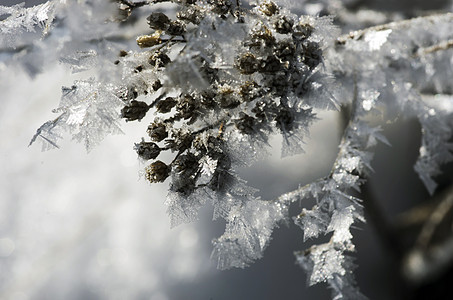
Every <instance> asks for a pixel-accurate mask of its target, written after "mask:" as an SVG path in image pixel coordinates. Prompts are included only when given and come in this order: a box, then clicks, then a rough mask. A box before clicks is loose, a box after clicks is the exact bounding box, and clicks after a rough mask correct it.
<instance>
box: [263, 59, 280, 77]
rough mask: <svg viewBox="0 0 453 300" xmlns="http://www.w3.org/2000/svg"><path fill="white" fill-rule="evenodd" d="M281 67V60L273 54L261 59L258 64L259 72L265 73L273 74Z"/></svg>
mask: <svg viewBox="0 0 453 300" xmlns="http://www.w3.org/2000/svg"><path fill="white" fill-rule="evenodd" d="M282 68H283V64H282V62H281V61H280V60H279V59H278V57H276V56H274V55H269V56H267V57H266V58H265V59H262V60H261V61H260V65H259V70H260V72H261V73H265V74H274V73H276V72H278V71H280V70H282Z"/></svg>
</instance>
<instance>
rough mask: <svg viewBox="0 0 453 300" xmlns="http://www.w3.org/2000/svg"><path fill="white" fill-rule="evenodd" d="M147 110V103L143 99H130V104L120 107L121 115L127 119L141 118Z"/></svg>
mask: <svg viewBox="0 0 453 300" xmlns="http://www.w3.org/2000/svg"><path fill="white" fill-rule="evenodd" d="M148 110H149V106H148V104H146V103H145V102H143V101H136V100H132V101H131V103H130V105H127V106H125V107H123V109H121V117H122V118H125V119H126V120H127V121H135V120H139V121H140V120H141V119H143V117H144V116H145V115H146V113H147V112H148Z"/></svg>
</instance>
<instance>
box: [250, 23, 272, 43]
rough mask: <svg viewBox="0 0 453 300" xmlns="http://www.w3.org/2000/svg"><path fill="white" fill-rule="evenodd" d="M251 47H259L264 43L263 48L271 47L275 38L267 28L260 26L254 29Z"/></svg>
mask: <svg viewBox="0 0 453 300" xmlns="http://www.w3.org/2000/svg"><path fill="white" fill-rule="evenodd" d="M251 40H252V43H251V45H252V46H259V45H261V44H262V43H264V45H265V46H268V47H269V46H272V45H274V43H275V37H274V36H273V35H272V32H271V31H270V30H269V28H267V26H265V25H263V24H261V26H259V27H257V28H254V29H253V31H252V35H251Z"/></svg>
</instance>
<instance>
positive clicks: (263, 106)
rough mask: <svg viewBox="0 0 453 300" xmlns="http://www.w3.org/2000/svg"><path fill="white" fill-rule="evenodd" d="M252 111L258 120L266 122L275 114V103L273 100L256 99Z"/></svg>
mask: <svg viewBox="0 0 453 300" xmlns="http://www.w3.org/2000/svg"><path fill="white" fill-rule="evenodd" d="M252 112H253V113H254V114H255V117H256V118H257V119H258V120H260V121H261V122H266V121H268V120H272V119H273V117H274V116H275V115H276V114H277V105H276V104H275V102H274V101H269V102H268V101H257V102H256V104H255V107H254V108H253V109H252Z"/></svg>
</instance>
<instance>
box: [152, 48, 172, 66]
mask: <svg viewBox="0 0 453 300" xmlns="http://www.w3.org/2000/svg"><path fill="white" fill-rule="evenodd" d="M148 62H149V64H150V65H152V66H155V67H158V68H161V67H165V65H166V64H168V63H170V62H171V59H170V57H168V55H167V54H165V53H163V52H161V51H158V52H155V53H153V55H151V56H150V58H149V60H148Z"/></svg>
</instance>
